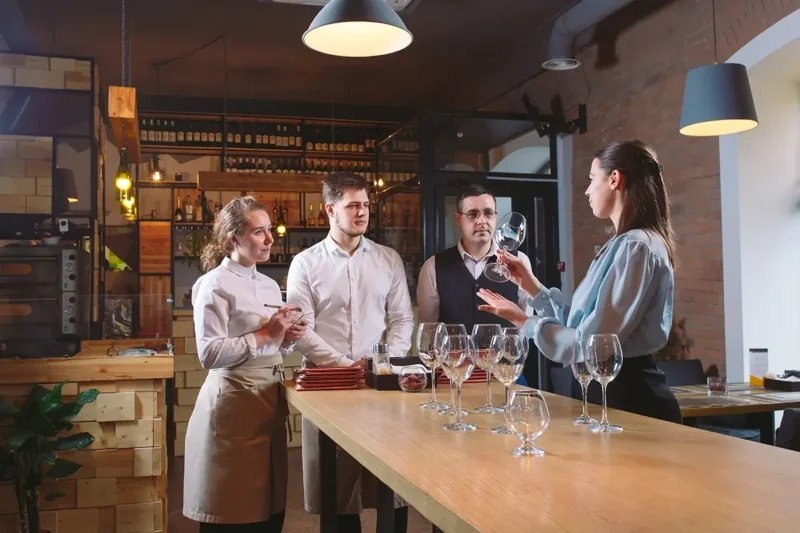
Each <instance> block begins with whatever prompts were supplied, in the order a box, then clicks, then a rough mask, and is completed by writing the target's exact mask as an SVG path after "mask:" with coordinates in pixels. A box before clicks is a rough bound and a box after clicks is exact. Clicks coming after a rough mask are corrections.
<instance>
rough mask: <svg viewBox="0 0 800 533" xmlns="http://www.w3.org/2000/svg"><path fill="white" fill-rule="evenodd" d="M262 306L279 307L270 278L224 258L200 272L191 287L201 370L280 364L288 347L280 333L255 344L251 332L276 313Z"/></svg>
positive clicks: (279, 294)
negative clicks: (266, 340) (211, 268)
mask: <svg viewBox="0 0 800 533" xmlns="http://www.w3.org/2000/svg"><path fill="white" fill-rule="evenodd" d="M264 304H272V305H283V301H282V299H281V290H280V287H278V284H277V283H275V281H274V280H272V279H271V278H269V277H267V276H265V275H264V274H262V273H261V272H258V271H257V270H256V269H255V266H253V268H247V267H245V266H242V265H240V264H239V263H237V262H236V261H233V260H232V259H230V258H229V257H226V258H225V259H223V260H222V264H220V265H219V266H218V267H217V268H215V269H214V270H211V271H210V272H207V273H205V274H203V275H202V276H200V278H199V279H198V280H197V281H196V282H195V284H194V286H193V287H192V306H193V307H194V313H193V314H194V331H195V337H196V339H197V353H198V355H199V356H200V364H202V365H203V368H207V369H214V368H231V367H234V366H239V367H240V368H241V367H258V366H264V365H265V364H279V363H280V362H281V360H282V356H286V355H288V353H290V352H291V350H290V349H283V348H281V344H282V343H283V337H281V338H280V339H276V340H274V341H273V342H269V343H267V344H265V345H264V346H262V347H261V348H260V349H259V348H256V336H255V335H254V334H253V332H254V331H258V330H259V329H261V327H262V325H263V324H265V323H266V322H267V321H268V320H269V317H270V316H272V314H273V313H274V312H275V311H277V309H273V308H270V307H264Z"/></svg>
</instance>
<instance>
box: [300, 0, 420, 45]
mask: <svg viewBox="0 0 800 533" xmlns="http://www.w3.org/2000/svg"><path fill="white" fill-rule="evenodd" d="M413 40H414V36H413V35H411V32H410V31H408V28H406V25H405V24H404V23H403V21H402V20H401V19H400V17H399V16H398V15H397V13H395V11H394V10H393V9H392V8H391V7H389V5H388V4H387V3H386V2H385V1H384V0H331V2H330V3H328V4H327V5H326V6H325V7H323V8H322V9H321V10H320V12H319V13H318V14H317V16H316V17H315V18H314V20H313V21H312V22H311V25H310V26H309V27H308V30H306V32H305V33H304V34H303V43H304V44H305V45H306V46H308V47H309V48H311V49H312V50H316V51H318V52H322V53H323V54H330V55H335V56H343V57H374V56H382V55H387V54H392V53H394V52H398V51H400V50H402V49H404V48H406V47H407V46H408V45H410V44H411V41H413Z"/></svg>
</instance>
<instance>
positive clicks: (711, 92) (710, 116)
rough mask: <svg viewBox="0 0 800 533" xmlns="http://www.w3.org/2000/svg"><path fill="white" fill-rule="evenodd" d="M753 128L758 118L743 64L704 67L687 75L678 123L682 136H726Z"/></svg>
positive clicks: (756, 124) (695, 69)
mask: <svg viewBox="0 0 800 533" xmlns="http://www.w3.org/2000/svg"><path fill="white" fill-rule="evenodd" d="M756 126H758V116H756V107H755V104H754V103H753V94H752V92H751V91H750V80H749V79H748V78H747V68H746V67H745V66H744V65H740V64H738V63H722V64H720V65H706V66H702V67H697V68H694V69H692V70H690V71H689V72H688V73H687V74H686V86H685V88H684V90H683V108H682V110H681V123H680V132H681V133H682V134H683V135H688V136H692V137H710V136H715V135H729V134H731V133H740V132H743V131H747V130H750V129H753V128H755V127H756Z"/></svg>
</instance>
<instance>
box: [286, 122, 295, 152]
mask: <svg viewBox="0 0 800 533" xmlns="http://www.w3.org/2000/svg"><path fill="white" fill-rule="evenodd" d="M293 129H294V128H293ZM283 133H284V135H285V134H286V126H284V127H283ZM296 141H297V139H296V138H295V136H294V132H292V133H290V134H289V136H288V138H287V139H286V145H287V148H291V149H292V150H294V148H295V142H296Z"/></svg>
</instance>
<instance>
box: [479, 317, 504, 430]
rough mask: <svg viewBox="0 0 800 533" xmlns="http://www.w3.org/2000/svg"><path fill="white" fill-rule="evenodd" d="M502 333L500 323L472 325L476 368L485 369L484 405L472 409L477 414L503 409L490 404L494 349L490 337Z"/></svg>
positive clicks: (491, 412) (497, 411)
mask: <svg viewBox="0 0 800 533" xmlns="http://www.w3.org/2000/svg"><path fill="white" fill-rule="evenodd" d="M501 333H502V331H501V329H500V324H475V325H474V326H473V327H472V341H473V342H474V343H475V350H476V359H477V360H476V362H477V364H478V368H480V369H482V370H484V371H486V405H483V406H481V407H478V408H476V409H473V410H472V412H473V413H477V414H493V413H502V412H503V410H502V409H500V408H499V407H494V406H493V405H492V364H493V363H494V356H495V354H494V351H493V350H492V337H494V336H495V335H500V334H501Z"/></svg>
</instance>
